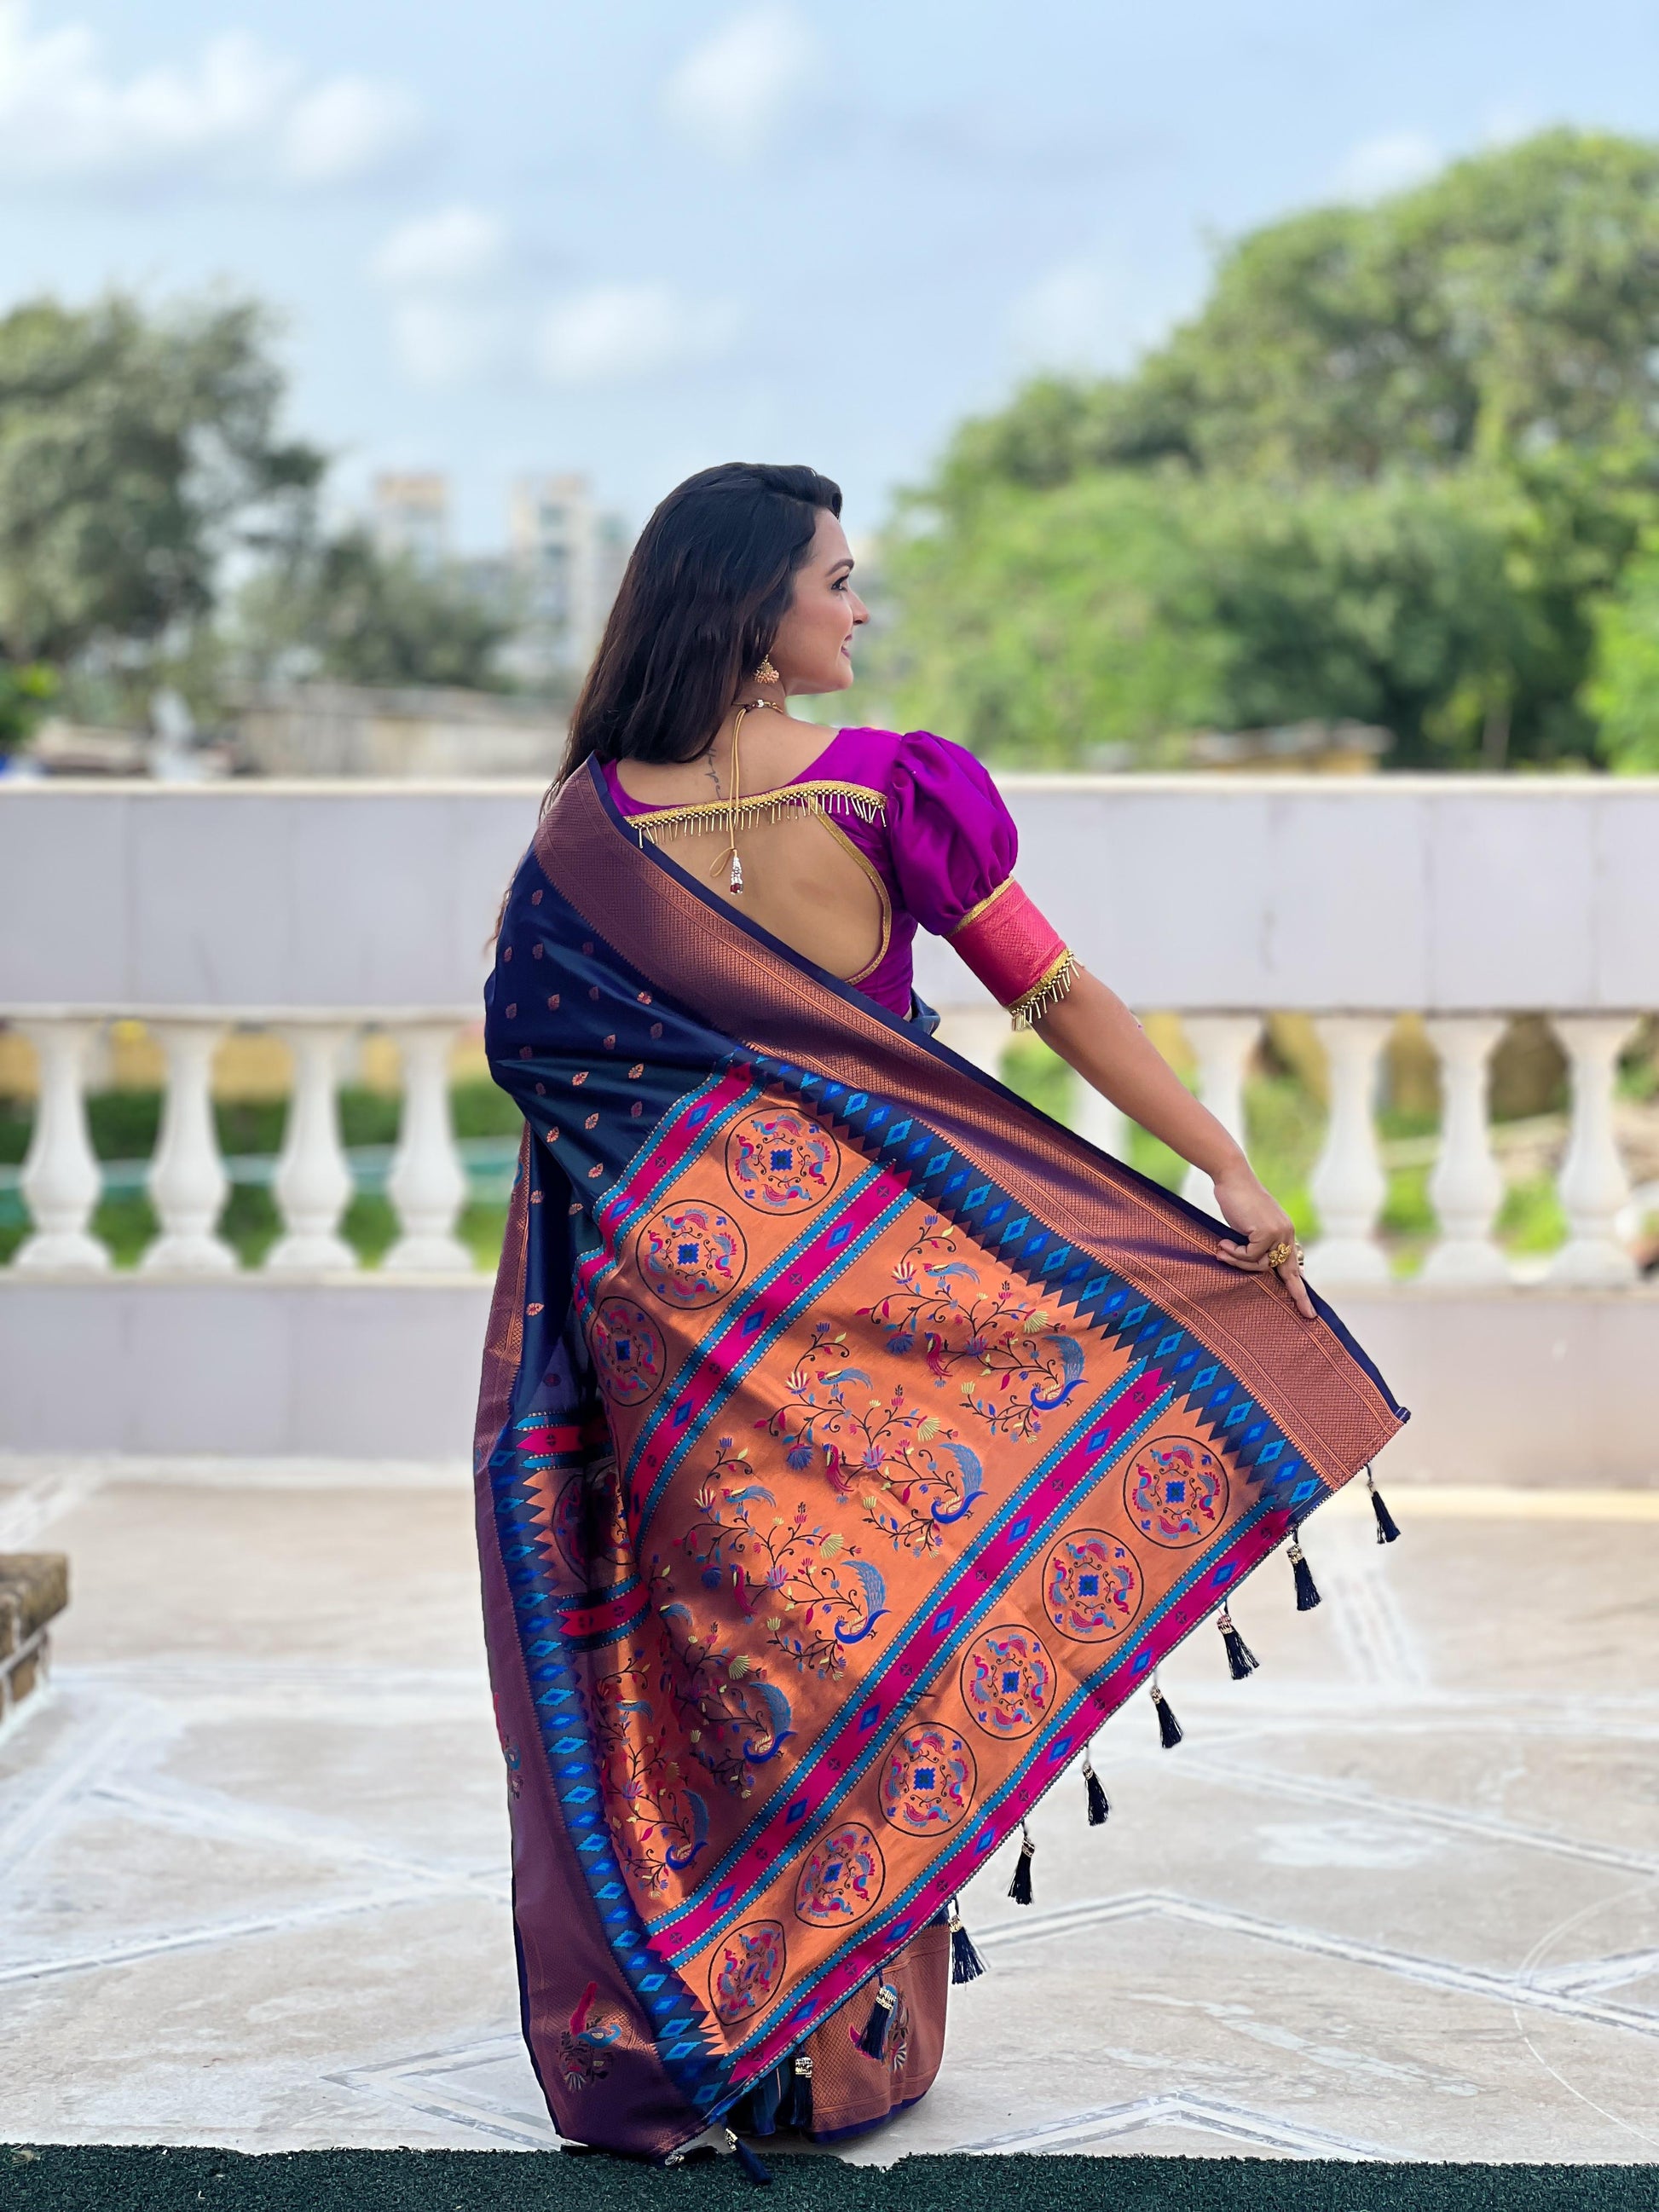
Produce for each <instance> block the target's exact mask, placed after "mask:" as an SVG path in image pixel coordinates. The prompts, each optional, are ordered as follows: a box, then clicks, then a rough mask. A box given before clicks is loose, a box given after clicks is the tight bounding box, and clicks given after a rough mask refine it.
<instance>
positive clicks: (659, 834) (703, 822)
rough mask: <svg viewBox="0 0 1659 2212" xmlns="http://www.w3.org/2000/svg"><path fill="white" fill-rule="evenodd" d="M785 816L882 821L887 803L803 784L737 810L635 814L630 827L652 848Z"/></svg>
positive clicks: (866, 794) (846, 786)
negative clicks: (851, 816) (672, 840)
mask: <svg viewBox="0 0 1659 2212" xmlns="http://www.w3.org/2000/svg"><path fill="white" fill-rule="evenodd" d="M786 814H787V815H796V814H805V815H814V816H823V815H830V816H834V815H836V814H855V815H856V816H857V817H858V818H859V820H860V822H884V821H885V820H886V818H887V801H886V799H885V798H884V796H883V794H882V793H880V792H878V791H866V790H865V788H864V787H863V786H862V785H861V784H857V783H802V784H795V785H793V786H792V787H790V788H789V789H787V790H786V791H763V792H759V793H757V794H756V796H755V797H754V798H753V799H739V800H738V803H737V805H735V806H729V805H726V801H725V800H724V799H711V800H710V801H709V803H708V805H706V806H664V807H661V808H659V809H658V810H657V811H655V812H654V813H651V814H636V815H635V816H634V817H633V818H632V819H631V820H630V822H629V825H628V826H629V829H633V830H635V831H637V833H638V835H639V838H640V842H641V844H649V845H655V844H657V843H659V842H660V841H661V840H662V839H663V838H665V837H696V836H701V835H702V834H703V833H705V832H706V831H708V830H710V829H724V830H726V831H727V832H728V834H729V833H730V832H731V831H732V830H735V829H748V828H750V827H751V826H752V825H753V824H754V823H757V822H781V821H782V819H783V817H785V815H786Z"/></svg>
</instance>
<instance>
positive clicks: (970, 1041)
mask: <svg viewBox="0 0 1659 2212" xmlns="http://www.w3.org/2000/svg"><path fill="white" fill-rule="evenodd" d="M939 1042H940V1043H941V1044H945V1045H949V1047H950V1048H951V1051H952V1052H957V1053H960V1054H962V1057H963V1059H964V1060H972V1061H973V1063H974V1066H975V1067H982V1068H983V1069H984V1070H985V1073H987V1075H994V1076H995V1077H996V1078H997V1079H998V1080H999V1081H1000V1080H1001V1076H1002V1055H1003V1054H1004V1053H1006V1051H1007V1049H1008V1048H1009V1046H1010V1044H1012V1042H1013V1033H1012V1030H1010V1029H1009V1026H1008V1017H1007V1015H1006V1013H1005V1012H1003V1010H1002V1008H1001V1007H1000V1006H947V1007H945V1009H943V1011H942V1012H941V1013H940V1015H939Z"/></svg>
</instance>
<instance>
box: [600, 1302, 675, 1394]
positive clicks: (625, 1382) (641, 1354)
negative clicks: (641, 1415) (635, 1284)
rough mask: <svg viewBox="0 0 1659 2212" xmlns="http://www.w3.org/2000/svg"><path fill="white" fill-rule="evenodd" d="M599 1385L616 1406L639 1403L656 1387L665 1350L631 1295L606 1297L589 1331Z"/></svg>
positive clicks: (645, 1315)
mask: <svg viewBox="0 0 1659 2212" xmlns="http://www.w3.org/2000/svg"><path fill="white" fill-rule="evenodd" d="M588 1341H589V1343H590V1344H591V1345H592V1350H593V1364H594V1366H595V1367H596V1368H597V1369H598V1370H599V1388H600V1389H602V1390H603V1391H604V1393H605V1396H606V1397H607V1398H609V1399H611V1401H613V1403H615V1404H616V1405H618V1406H641V1405H643V1404H644V1402H645V1401H646V1400H647V1398H648V1397H649V1396H650V1395H651V1394H652V1392H653V1390H655V1389H659V1387H660V1385H661V1383H662V1378H663V1370H664V1368H665V1364H666V1362H667V1354H666V1352H665V1351H664V1349H663V1341H662V1339H661V1337H660V1336H659V1334H658V1333H657V1328H656V1324H655V1322H653V1321H652V1319H651V1318H650V1316H649V1315H647V1314H644V1313H641V1310H640V1309H639V1307H638V1306H636V1305H635V1303H634V1301H633V1299H632V1298H606V1299H605V1301H604V1303H603V1304H601V1305H600V1307H599V1311H598V1313H596V1314H595V1315H594V1316H593V1322H592V1328H590V1329H589V1331H588Z"/></svg>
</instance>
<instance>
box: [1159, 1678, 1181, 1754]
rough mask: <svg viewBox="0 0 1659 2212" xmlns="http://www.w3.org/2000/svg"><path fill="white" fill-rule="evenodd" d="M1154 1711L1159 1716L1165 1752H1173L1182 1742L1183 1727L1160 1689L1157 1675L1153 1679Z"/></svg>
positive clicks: (1160, 1732)
mask: <svg viewBox="0 0 1659 2212" xmlns="http://www.w3.org/2000/svg"><path fill="white" fill-rule="evenodd" d="M1152 1709H1153V1711H1155V1712H1156V1713H1157V1715H1158V1741H1160V1742H1161V1743H1162V1744H1163V1746H1164V1750H1165V1751H1173V1750H1174V1749H1175V1747H1176V1745H1177V1744H1178V1743H1179V1742H1180V1741H1181V1738H1182V1726H1181V1723H1180V1722H1179V1721H1178V1720H1177V1719H1176V1717H1175V1714H1174V1711H1172V1710H1171V1707H1170V1700H1169V1699H1167V1698H1166V1697H1165V1696H1164V1692H1163V1691H1162V1690H1161V1689H1159V1687H1158V1677H1157V1675H1156V1674H1154V1675H1153V1677H1152Z"/></svg>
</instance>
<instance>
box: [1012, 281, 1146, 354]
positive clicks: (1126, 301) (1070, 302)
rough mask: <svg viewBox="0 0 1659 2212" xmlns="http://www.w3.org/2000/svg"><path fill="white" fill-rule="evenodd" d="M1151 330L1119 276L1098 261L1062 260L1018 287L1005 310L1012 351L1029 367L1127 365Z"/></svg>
mask: <svg viewBox="0 0 1659 2212" xmlns="http://www.w3.org/2000/svg"><path fill="white" fill-rule="evenodd" d="M1009 337H1010V340H1011V343H1012V351H1013V353H1014V355H1015V357H1016V358H1017V359H1018V361H1019V362H1020V363H1021V364H1022V365H1023V366H1024V367H1026V368H1065V369H1078V368H1086V369H1097V370H1098V369H1115V368H1127V365H1128V363H1129V361H1130V360H1131V358H1132V357H1133V355H1134V353H1135V351H1136V350H1137V349H1138V348H1139V346H1141V345H1143V344H1145V343H1146V342H1147V340H1148V339H1149V338H1150V337H1152V331H1151V330H1150V329H1149V328H1147V327H1146V318H1145V316H1144V315H1143V314H1141V313H1139V312H1138V311H1137V310H1136V309H1135V308H1134V307H1133V305H1132V304H1131V300H1130V296H1129V288H1128V286H1127V283H1125V281H1124V280H1123V279H1122V278H1121V276H1118V275H1117V274H1116V273H1115V272H1114V271H1113V270H1110V269H1109V268H1107V267H1105V266H1103V264H1101V263H1099V262H1098V261H1066V262H1061V263H1060V264H1059V265H1058V266H1057V267H1056V268H1053V269H1050V270H1048V271H1047V273H1046V274H1045V275H1043V276H1039V277H1038V278H1037V279H1036V282H1035V283H1033V284H1031V285H1030V286H1029V287H1028V289H1026V290H1025V291H1024V292H1022V293H1021V294H1020V295H1019V297H1018V299H1017V300H1016V301H1014V304H1013V307H1012V311H1011V313H1010V316H1009Z"/></svg>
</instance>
